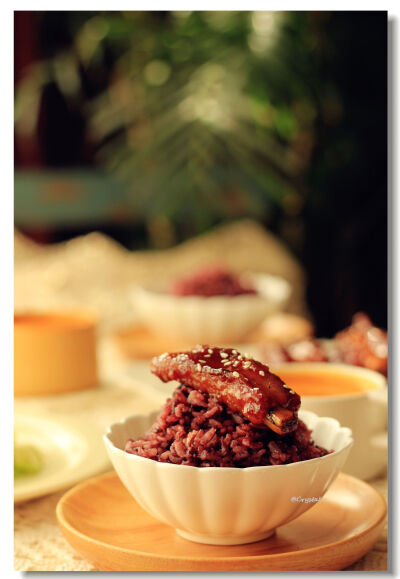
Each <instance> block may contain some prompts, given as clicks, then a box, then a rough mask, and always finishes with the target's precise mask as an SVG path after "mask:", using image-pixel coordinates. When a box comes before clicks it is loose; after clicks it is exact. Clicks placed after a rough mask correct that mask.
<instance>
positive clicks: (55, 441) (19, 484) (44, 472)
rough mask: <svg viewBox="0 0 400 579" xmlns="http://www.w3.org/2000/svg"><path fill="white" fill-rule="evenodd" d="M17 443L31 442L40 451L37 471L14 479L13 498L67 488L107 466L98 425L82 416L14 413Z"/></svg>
mask: <svg viewBox="0 0 400 579" xmlns="http://www.w3.org/2000/svg"><path fill="white" fill-rule="evenodd" d="M14 425H15V435H16V438H17V440H18V443H20V444H30V445H33V446H35V447H36V448H37V449H38V450H39V451H40V452H41V453H42V455H43V459H44V466H43V468H42V469H41V470H40V472H38V473H36V474H32V475H23V476H19V477H16V478H15V480H14V502H16V503H17V502H21V501H26V500H28V499H33V498H37V497H41V496H43V495H46V494H49V493H52V492H55V491H58V490H61V489H65V488H68V487H70V486H72V485H74V484H76V483H77V482H80V481H81V480H84V479H86V478H88V477H91V476H93V475H96V474H98V473H100V472H102V471H105V470H107V469H108V468H110V462H109V460H108V458H107V455H106V453H105V451H104V448H103V441H102V435H103V433H102V432H101V431H100V429H99V428H98V427H97V426H96V425H94V424H91V423H88V421H87V420H86V419H85V420H83V419H81V420H79V419H75V418H69V417H68V418H65V417H61V416H60V417H57V419H55V418H53V417H48V416H28V415H24V414H16V416H15V420H14Z"/></svg>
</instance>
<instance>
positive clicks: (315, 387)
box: [279, 370, 376, 397]
mask: <svg viewBox="0 0 400 579" xmlns="http://www.w3.org/2000/svg"><path fill="white" fill-rule="evenodd" d="M279 376H280V377H281V378H282V380H283V381H284V382H285V383H286V384H287V385H288V386H290V388H292V389H293V390H294V391H295V392H297V394H299V395H300V396H301V397H303V396H343V395H354V394H362V393H364V392H365V391H366V390H374V389H375V388H376V385H375V383H374V382H372V381H370V380H366V379H365V378H362V379H360V378H359V377H356V376H351V375H346V374H342V373H339V372H338V373H337V374H335V373H333V372H332V373H329V374H328V373H321V374H318V373H316V372H310V371H307V370H303V371H302V370H298V371H297V372H290V371H289V372H286V373H285V372H284V371H283V372H282V370H280V372H279Z"/></svg>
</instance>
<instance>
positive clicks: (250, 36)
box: [15, 11, 341, 236]
mask: <svg viewBox="0 0 400 579" xmlns="http://www.w3.org/2000/svg"><path fill="white" fill-rule="evenodd" d="M48 14H49V13H47V18H48ZM65 15H66V18H68V19H69V28H70V31H71V42H70V43H69V44H67V43H65V44H66V45H64V46H61V45H60V47H58V48H57V49H56V50H54V51H53V54H50V55H49V57H48V58H47V59H45V60H43V61H41V62H38V63H37V64H36V65H35V66H33V67H32V68H31V70H30V71H29V74H27V75H25V77H24V79H23V81H22V82H21V84H20V86H19V87H18V91H17V99H16V109H15V110H16V127H17V131H19V132H29V131H34V130H35V128H36V126H37V122H38V117H39V110H40V101H41V94H42V91H43V90H44V88H45V87H46V86H48V85H49V84H52V85H54V84H55V85H56V86H57V87H58V90H59V91H60V92H61V93H62V94H63V96H64V99H65V101H66V102H67V103H68V106H69V107H70V108H76V109H78V110H79V111H84V116H85V123H86V139H87V141H88V142H89V143H90V144H91V146H92V148H93V150H95V155H94V157H95V159H96V161H97V163H99V164H101V165H102V166H105V167H107V168H108V169H109V170H110V171H112V172H114V173H115V174H116V175H118V176H119V178H120V179H122V180H124V181H125V182H126V184H127V187H128V188H129V191H130V196H131V199H132V207H133V209H134V210H135V212H136V213H137V214H139V215H142V216H143V217H144V219H145V220H147V222H148V223H150V226H151V227H153V229H155V234H156V235H157V230H158V229H164V230H165V228H167V229H169V228H170V229H171V228H172V229H173V228H174V226H176V227H180V228H181V229H183V231H184V236H188V235H192V234H193V233H196V232H199V231H202V230H205V229H207V228H208V227H209V226H210V225H212V224H213V223H215V222H217V221H219V220H221V219H229V218H234V217H236V216H238V215H240V216H242V215H248V216H257V217H258V218H260V219H263V220H266V221H268V218H269V216H270V213H271V211H272V212H273V211H274V208H276V207H279V208H280V210H281V211H283V212H284V213H286V214H287V215H289V216H290V215H297V214H298V213H299V212H300V211H301V208H302V206H303V204H304V201H305V196H306V194H307V193H306V191H307V189H306V186H305V181H304V175H305V173H306V171H307V169H308V167H309V163H310V156H311V154H312V150H313V145H314V141H315V127H316V125H317V123H318V121H319V119H320V118H321V116H325V117H328V119H331V121H332V122H336V120H337V119H338V118H340V115H341V103H340V100H339V99H338V96H337V94H336V93H335V89H334V87H328V90H327V94H326V95H324V94H323V93H322V94H321V85H319V86H318V83H319V82H320V77H321V70H320V66H321V65H320V63H321V52H323V46H322V45H323V43H324V38H323V35H322V34H321V29H322V28H323V24H324V22H325V20H326V19H329V14H325V15H324V14H320V13H302V12H298V13H296V12H287V13H285V12H234V11H231V12H168V13H160V12H104V13H78V12H70V13H65ZM44 18H46V13H44ZM49 28H50V27H49V26H48V24H47V29H49ZM53 40H54V39H53ZM56 44H57V42H56ZM294 55H295V58H294ZM317 86H318V88H317ZM171 226H172V227H171ZM185 232H186V233H185Z"/></svg>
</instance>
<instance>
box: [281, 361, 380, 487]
mask: <svg viewBox="0 0 400 579" xmlns="http://www.w3.org/2000/svg"><path fill="white" fill-rule="evenodd" d="M273 371H274V372H275V373H276V374H278V375H279V373H280V372H282V374H284V376H285V378H286V381H287V382H288V383H289V379H288V376H289V375H290V373H296V374H297V373H301V372H302V371H303V372H306V373H307V374H308V373H309V372H315V373H316V374H318V375H321V374H327V373H330V374H334V375H335V376H340V375H341V374H342V375H344V376H354V377H355V378H357V379H358V380H359V381H360V384H361V385H362V381H363V380H364V381H365V383H366V389H365V391H364V392H360V393H354V394H344V395H342V394H338V395H332V396H331V395H329V396H302V397H301V408H302V409H304V410H311V411H312V412H315V413H316V414H318V415H319V416H331V417H333V418H336V420H338V421H339V422H340V424H342V425H343V426H347V427H349V428H351V430H352V431H353V437H354V445H353V448H352V449H351V451H350V454H349V457H348V459H347V461H346V464H345V466H344V467H343V471H344V472H346V473H348V474H351V475H353V476H356V477H358V478H361V479H364V480H369V479H372V478H374V477H376V476H378V475H379V474H380V473H382V472H383V471H384V469H385V467H386V465H387V400H388V390H387V382H386V378H385V377H384V376H382V374H379V373H378V372H374V371H373V370H368V369H367V368H360V367H357V366H350V365H347V364H331V363H324V362H290V363H285V364H279V365H274V367H273ZM367 384H368V385H371V384H374V386H375V387H373V388H372V389H368V387H367ZM289 385H290V383H289Z"/></svg>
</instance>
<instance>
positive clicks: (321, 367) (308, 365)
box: [271, 362, 387, 402]
mask: <svg viewBox="0 0 400 579" xmlns="http://www.w3.org/2000/svg"><path fill="white" fill-rule="evenodd" d="M271 366H273V369H274V372H276V373H277V374H278V375H279V372H280V371H282V372H283V371H284V372H287V373H288V374H290V373H291V372H293V373H296V372H302V371H303V372H313V373H314V372H315V373H316V374H318V373H320V372H321V373H326V374H335V373H339V374H347V375H351V376H354V377H357V378H360V379H362V378H363V377H365V378H366V379H368V380H370V381H371V382H374V384H375V386H376V388H372V389H370V390H368V389H365V391H363V392H355V393H354V394H333V395H314V396H312V395H303V396H302V397H301V398H302V399H307V400H312V401H315V400H320V401H324V402H327V401H329V402H341V401H343V400H354V399H361V398H365V397H369V396H373V394H372V393H373V392H385V391H386V390H387V378H386V377H385V376H384V375H383V374H381V373H380V372H377V371H376V370H371V368H364V366H354V365H352V364H344V363H343V362H279V364H273V365H272V364H271Z"/></svg>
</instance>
